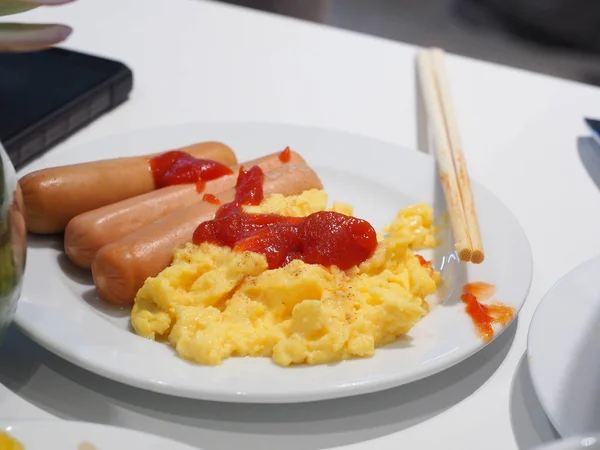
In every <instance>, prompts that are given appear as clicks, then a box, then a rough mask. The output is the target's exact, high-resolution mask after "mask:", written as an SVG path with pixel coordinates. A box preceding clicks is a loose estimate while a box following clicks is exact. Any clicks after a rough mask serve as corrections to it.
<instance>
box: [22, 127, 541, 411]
mask: <svg viewBox="0 0 600 450" xmlns="http://www.w3.org/2000/svg"><path fill="white" fill-rule="evenodd" d="M115 158H116V159H115ZM19 176H20V187H21V191H22V196H23V208H24V211H25V221H26V226H27V229H28V230H29V232H30V233H29V236H28V255H27V267H26V273H25V277H24V286H23V294H22V298H21V300H20V303H19V306H18V309H17V313H16V317H15V321H16V323H17V325H18V326H19V327H20V328H21V329H22V330H23V331H24V332H25V333H26V334H27V335H29V336H30V337H31V338H32V339H34V340H35V341H37V342H38V343H40V344H41V345H42V346H44V347H46V348H47V349H49V350H50V351H52V352H54V353H56V354H57V355H59V356H61V357H63V358H65V359H67V360H69V361H71V362H73V363H74V364H77V365H79V366H81V367H84V368H86V369H88V370H90V371H92V372H95V373H97V374H100V375H102V376H105V377H107V378H110V379H113V380H116V381H119V382H122V383H126V384H130V385H132V386H136V387H140V388H144V389H148V390H152V391H156V392H161V393H165V394H171V395H176V396H183V397H189V398H197V399H206V400H216V401H231V402H262V403H281V402H302V401H312V400H322V399H328V398H336V397H344V396H350V395H357V394H361V393H367V392H373V391H377V390H382V389H386V388H390V387H394V386H398V385H401V384H405V383H408V382H411V381H414V380H417V379H420V378H423V377H427V376H429V375H432V374H434V373H437V372H439V371H441V370H444V369H446V368H448V367H451V366H452V365H454V364H456V363H458V362H460V361H462V360H464V359H465V358H467V357H468V356H470V355H472V354H473V353H475V352H477V351H478V350H480V349H482V348H484V347H485V346H486V345H487V344H488V343H489V342H490V341H491V340H492V339H494V338H495V337H496V336H497V335H499V334H500V333H501V332H502V331H503V330H504V329H505V328H506V326H508V325H509V323H510V322H511V321H512V320H513V319H514V318H515V316H516V314H517V313H518V311H519V309H520V308H521V306H522V305H523V302H524V301H525V299H526V297H527V293H528V290H529V286H530V283H531V277H532V259H531V252H530V248H529V243H528V241H527V238H526V236H525V234H524V232H523V230H522V228H521V227H520V225H519V224H518V221H517V220H516V219H515V217H514V216H513V215H512V214H511V213H510V211H509V210H508V209H507V208H506V207H505V206H504V205H503V204H502V203H501V202H500V201H499V200H498V199H497V198H496V197H495V196H494V195H492V194H491V193H490V192H489V191H487V190H486V189H485V188H484V187H482V186H481V185H480V184H478V183H475V182H472V183H471V186H470V189H472V195H473V198H474V205H476V211H477V218H478V224H479V229H480V232H481V242H482V243H483V248H484V249H485V259H484V260H483V248H480V247H481V246H480V247H478V248H476V249H475V251H474V252H470V251H469V255H468V257H470V256H471V253H472V254H473V258H475V256H474V255H475V253H476V252H477V251H479V252H480V260H479V261H477V264H475V263H470V262H463V261H461V259H463V260H464V259H465V257H464V253H465V252H464V250H465V249H463V248H459V247H458V244H457V240H456V239H454V238H453V233H452V230H453V229H454V228H453V226H451V225H454V224H455V223H456V220H455V219H456V218H453V217H452V215H451V214H449V213H448V208H447V207H446V203H447V202H446V201H445V197H444V195H445V191H444V190H443V187H442V184H443V183H440V182H439V178H440V177H439V174H438V169H437V166H436V162H435V160H434V159H433V158H432V157H430V156H428V155H426V154H424V153H421V152H417V151H411V150H406V149H403V148H400V147H398V146H396V145H393V144H390V143H386V142H382V141H378V140H375V139H371V138H367V137H361V136H357V135H352V134H348V133H342V132H336V131H329V130H322V129H317V128H309V127H301V126H292V125H281V124H252V123H224V124H217V123H215V124H199V125H184V126H174V127H163V128H155V129H150V130H140V131H136V132H131V133H128V134H126V135H121V136H114V137H110V138H106V139H103V140H100V141H96V142H92V143H89V144H87V145H84V146H80V147H78V148H71V149H68V148H67V149H63V150H60V151H55V152H51V153H49V154H47V155H46V156H44V157H42V158H41V159H40V160H38V161H36V162H35V163H34V164H31V165H29V166H27V167H26V168H24V169H23V170H22V171H21V172H20V173H19ZM481 260H483V261H481ZM315 380H318V382H315Z"/></svg>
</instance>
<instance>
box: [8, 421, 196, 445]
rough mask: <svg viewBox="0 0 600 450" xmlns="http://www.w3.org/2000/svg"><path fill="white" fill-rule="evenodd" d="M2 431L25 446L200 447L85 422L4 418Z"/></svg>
mask: <svg viewBox="0 0 600 450" xmlns="http://www.w3.org/2000/svg"><path fill="white" fill-rule="evenodd" d="M0 431H4V432H6V433H8V434H9V435H10V436H12V437H13V438H15V439H17V440H18V441H19V442H21V443H22V444H23V447H25V450H107V449H109V450H133V449H140V450H141V449H143V450H165V449H169V450H199V449H197V448H195V447H190V446H189V445H185V444H180V443H179V442H176V441H173V440H171V439H165V438H161V437H158V436H153V435H151V434H146V433H142V432H139V431H131V430H126V429H123V428H117V427H111V426H106V425H98V424H92V423H85V422H68V421H64V420H55V421H43V422H35V421H32V422H18V421H15V422H6V421H4V422H1V423H0Z"/></svg>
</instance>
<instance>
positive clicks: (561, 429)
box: [526, 254, 600, 438]
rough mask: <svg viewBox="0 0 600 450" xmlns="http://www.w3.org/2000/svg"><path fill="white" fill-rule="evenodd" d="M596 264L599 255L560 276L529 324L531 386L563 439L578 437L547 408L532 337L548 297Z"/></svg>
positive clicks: (528, 344) (528, 356) (599, 258)
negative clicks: (535, 361) (534, 361)
mask: <svg viewBox="0 0 600 450" xmlns="http://www.w3.org/2000/svg"><path fill="white" fill-rule="evenodd" d="M594 262H600V254H598V255H596V256H592V257H591V258H587V259H586V260H584V261H582V262H580V263H579V264H577V265H575V266H574V267H572V268H571V269H569V270H568V271H566V272H565V273H563V274H562V275H561V276H560V278H559V279H558V280H556V281H555V282H554V283H553V284H552V286H550V288H549V289H548V290H547V291H546V293H545V294H544V295H543V296H542V299H541V300H540V302H539V304H538V305H537V306H536V307H535V309H534V311H533V315H532V317H531V321H530V322H529V328H528V330H527V348H526V356H527V368H528V370H529V376H530V378H531V384H532V385H533V390H534V392H535V395H536V397H537V398H538V400H539V402H540V405H541V406H542V409H543V410H544V414H546V416H547V417H548V419H549V420H550V423H551V424H552V426H553V427H554V429H555V430H556V431H557V432H558V434H560V436H561V437H563V438H571V437H576V435H574V434H569V433H567V432H566V430H565V427H563V426H562V424H561V422H560V421H559V420H558V418H557V417H556V416H555V415H554V413H553V412H552V411H550V408H549V407H548V406H547V404H545V396H544V394H543V390H542V389H541V387H540V385H539V381H538V379H537V378H536V377H535V376H534V372H535V373H537V371H536V370H534V363H533V355H532V351H533V349H532V348H531V347H532V336H533V333H534V331H533V329H534V327H536V324H537V322H538V321H539V320H541V319H540V314H538V313H539V312H540V311H541V310H542V309H544V308H545V306H546V305H544V303H545V302H546V300H547V299H548V297H549V296H550V295H551V294H552V292H553V291H554V290H555V289H556V288H557V287H558V286H560V285H561V284H562V283H564V282H565V280H567V279H568V278H569V277H570V276H572V275H573V274H574V273H576V272H578V271H579V270H581V269H582V268H584V267H586V266H587V265H588V264H592V263H594ZM588 434H593V433H588Z"/></svg>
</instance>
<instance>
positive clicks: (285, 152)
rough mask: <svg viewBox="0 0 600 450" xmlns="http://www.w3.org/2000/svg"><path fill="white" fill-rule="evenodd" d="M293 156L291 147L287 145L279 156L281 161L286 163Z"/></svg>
mask: <svg viewBox="0 0 600 450" xmlns="http://www.w3.org/2000/svg"><path fill="white" fill-rule="evenodd" d="M291 157H292V152H291V150H290V148H289V147H286V148H285V150H283V151H282V152H281V153H280V154H279V156H278V158H279V161H281V162H282V163H284V164H286V163H289V162H290V159H291Z"/></svg>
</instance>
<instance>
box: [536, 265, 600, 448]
mask: <svg viewBox="0 0 600 450" xmlns="http://www.w3.org/2000/svg"><path fill="white" fill-rule="evenodd" d="M598 273H600V257H595V258H592V259H590V260H588V261H586V262H584V263H583V264H581V265H579V266H577V267H575V268H574V269H573V270H571V271H570V272H569V273H567V274H566V275H565V276H564V277H562V278H561V279H560V280H559V281H558V282H557V283H556V284H555V285H554V286H553V287H552V288H551V289H550V290H549V291H548V293H547V294H546V295H545V296H544V298H543V299H542V301H541V302H540V304H539V305H538V307H537V308H536V310H535V313H534V316H533V319H532V320H531V325H530V327H529V333H528V340H527V356H528V358H527V362H528V366H529V372H530V374H531V380H532V384H533V387H534V389H535V392H536V394H537V396H538V398H539V400H540V404H541V405H542V407H543V408H544V411H545V412H546V414H547V416H548V418H549V419H550V421H551V422H552V424H553V426H554V428H556V430H557V431H558V432H559V433H560V435H561V436H562V437H564V438H571V437H575V436H586V435H590V434H592V433H597V432H598V431H599V430H600V428H599V426H598V424H599V423H600V408H599V405H600V389H598V377H600V364H598V359H597V358H596V357H597V355H598V352H600V339H599V331H598V320H597V319H598V318H599V317H600V284H599V283H598Z"/></svg>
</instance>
